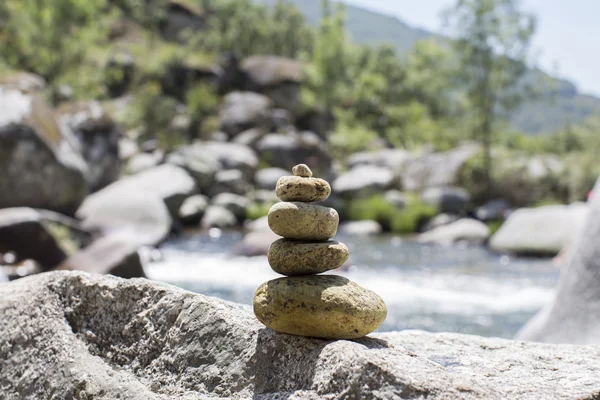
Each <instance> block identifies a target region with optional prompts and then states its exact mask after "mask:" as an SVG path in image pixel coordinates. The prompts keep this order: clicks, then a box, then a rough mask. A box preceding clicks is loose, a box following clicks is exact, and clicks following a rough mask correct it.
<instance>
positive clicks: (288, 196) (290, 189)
mask: <svg viewBox="0 0 600 400" xmlns="http://www.w3.org/2000/svg"><path fill="white" fill-rule="evenodd" d="M275 194H276V195H277V197H279V199H280V200H283V201H303V202H307V203H313V202H317V201H323V200H326V199H327V198H328V197H329V195H330V194H331V186H329V183H327V181H326V180H324V179H320V178H303V177H300V176H282V177H281V178H279V180H278V181H277V185H276V187H275Z"/></svg>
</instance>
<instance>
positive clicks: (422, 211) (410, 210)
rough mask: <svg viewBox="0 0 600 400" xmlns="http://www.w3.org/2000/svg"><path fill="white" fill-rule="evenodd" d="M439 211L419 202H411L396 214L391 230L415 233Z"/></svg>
mask: <svg viewBox="0 0 600 400" xmlns="http://www.w3.org/2000/svg"><path fill="white" fill-rule="evenodd" d="M438 213H439V211H438V210H437V208H436V207H434V206H432V205H429V204H425V203H423V202H421V201H419V200H414V201H412V202H410V203H409V204H408V205H407V206H406V207H404V208H403V209H401V210H399V211H398V212H396V213H395V214H394V218H393V220H392V224H391V228H392V231H393V232H395V233H404V234H408V233H415V232H418V231H419V229H420V228H421V227H422V226H423V225H424V224H425V223H426V222H427V221H428V220H430V219H431V218H433V217H435V216H436V215H437V214H438Z"/></svg>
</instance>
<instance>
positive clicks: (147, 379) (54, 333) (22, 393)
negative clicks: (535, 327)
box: [0, 272, 600, 400]
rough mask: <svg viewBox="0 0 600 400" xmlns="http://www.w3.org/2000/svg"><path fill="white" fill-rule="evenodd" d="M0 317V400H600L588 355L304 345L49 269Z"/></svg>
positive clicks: (168, 297)
mask: <svg viewBox="0 0 600 400" xmlns="http://www.w3.org/2000/svg"><path fill="white" fill-rule="evenodd" d="M0 315H2V324H0V343H2V344H3V345H2V346H0V379H1V380H2V394H3V395H4V396H5V397H6V398H9V399H12V398H15V399H16V398H31V399H44V398H49V394H51V396H54V398H56V399H69V398H77V397H79V398H88V399H89V398H94V399H97V400H112V399H116V398H122V399H127V398H128V399H147V400H166V399H184V398H189V399H192V398H202V399H215V400H216V399H221V398H239V399H246V398H253V399H256V400H274V399H277V398H279V399H281V398H297V399H307V400H308V399H319V398H348V399H382V400H383V399H402V398H415V399H417V398H427V399H428V400H442V399H486V400H490V399H491V400H500V399H533V398H536V399H545V400H558V399H576V398H577V399H592V398H594V397H597V394H598V392H599V391H600V382H598V379H597V371H598V362H597V360H598V358H600V346H593V345H592V346H572V345H551V344H539V343H523V342H515V341H510V340H505V339H498V338H482V337H478V336H472V335H461V334H452V333H426V332H421V331H402V332H391V333H375V334H372V335H371V336H370V337H367V338H362V339H358V340H354V341H347V340H333V341H332V340H321V339H311V338H305V337H298V336H292V335H286V334H279V333H276V332H274V331H272V330H269V329H265V328H264V327H263V326H262V325H261V324H260V323H259V322H258V321H257V320H256V319H255V318H254V316H253V315H252V313H251V311H249V309H248V307H244V306H240V305H237V304H233V303H228V302H225V301H222V300H218V299H215V298H212V297H207V296H203V295H200V294H195V293H190V292H188V291H185V290H182V289H178V288H175V287H173V286H171V285H165V284H161V283H157V282H151V281H147V280H145V279H131V280H124V279H120V278H115V277H111V276H99V275H91V274H86V273H82V272H52V273H46V274H40V275H36V276H33V277H28V278H24V279H21V280H18V281H15V282H12V283H2V284H0ZM32 338H34V339H35V340H32ZM174 366H176V367H174Z"/></svg>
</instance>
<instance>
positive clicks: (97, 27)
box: [0, 0, 112, 80]
mask: <svg viewBox="0 0 600 400" xmlns="http://www.w3.org/2000/svg"><path fill="white" fill-rule="evenodd" d="M107 8H108V4H107V2H106V0H98V1H86V0H51V1H38V0H4V1H3V2H2V3H0V27H2V28H1V29H0V48H2V49H3V57H4V58H5V60H6V62H7V63H8V65H9V66H11V67H13V68H15V69H26V70H28V71H32V72H35V73H37V74H40V75H42V76H43V77H45V78H46V79H48V80H52V79H53V78H55V77H56V76H58V75H59V74H60V73H61V72H63V70H64V69H66V68H69V67H71V66H73V65H76V64H77V63H79V62H81V61H82V59H83V57H84V55H85V52H86V50H87V49H88V47H89V46H90V44H91V43H93V41H94V40H97V39H99V38H103V37H105V36H106V34H107V33H108V29H107V28H108V26H107V21H108V20H109V19H110V18H111V16H112V14H111V13H110V12H107V11H106V9H107Z"/></svg>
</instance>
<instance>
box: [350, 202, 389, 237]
mask: <svg viewBox="0 0 600 400" xmlns="http://www.w3.org/2000/svg"><path fill="white" fill-rule="evenodd" d="M396 211H397V209H396V207H395V206H394V205H393V204H392V203H390V202H389V201H387V200H386V199H385V198H384V197H383V196H381V195H375V196H371V197H368V198H366V199H356V200H352V201H350V204H349V205H348V208H347V212H348V217H349V219H350V220H352V221H363V220H374V221H377V222H379V224H380V225H381V226H382V227H383V229H384V230H389V229H390V226H391V221H392V219H393V218H394V215H395V213H396Z"/></svg>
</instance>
